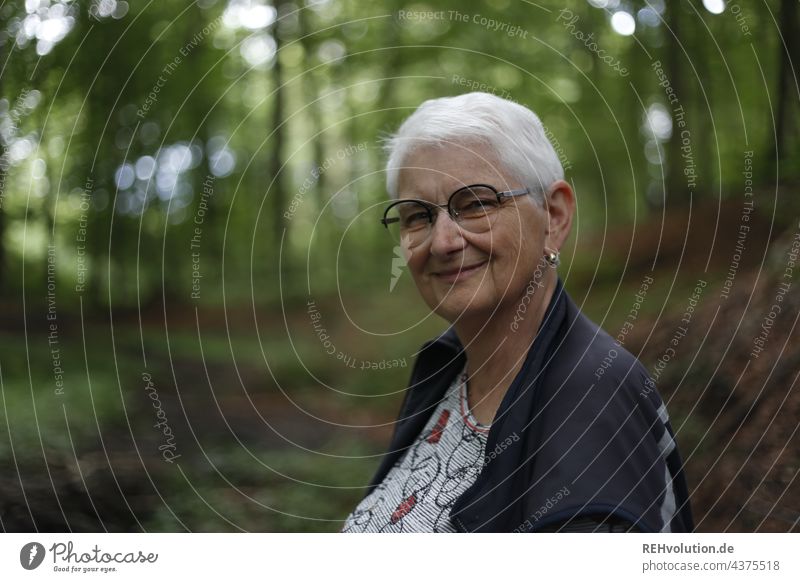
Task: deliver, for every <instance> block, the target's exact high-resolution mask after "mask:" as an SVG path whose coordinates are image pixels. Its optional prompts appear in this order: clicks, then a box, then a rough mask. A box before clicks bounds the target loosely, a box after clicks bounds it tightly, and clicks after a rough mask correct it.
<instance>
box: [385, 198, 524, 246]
mask: <svg viewBox="0 0 800 582" xmlns="http://www.w3.org/2000/svg"><path fill="white" fill-rule="evenodd" d="M529 193H530V190H529V189H528V188H524V189H522V190H508V191H505V192H498V191H497V190H496V189H495V188H493V187H492V186H489V185H487V184H473V185H471V186H465V187H464V188H460V189H458V190H456V191H455V192H453V193H452V194H451V195H450V198H449V199H448V200H447V204H433V203H431V202H427V201H425V200H415V199H404V200H398V201H396V202H392V203H391V204H389V206H388V207H387V208H386V211H385V212H384V214H383V219H381V224H383V226H385V227H386V229H387V230H388V231H389V232H390V233H391V234H392V236H393V238H394V239H395V241H396V242H397V243H400V244H402V245H403V246H404V247H406V248H414V247H416V246H419V245H421V244H422V243H424V242H425V241H426V240H427V239H428V237H429V236H430V234H431V231H432V230H433V223H434V221H435V220H436V216H437V215H438V212H435V211H436V210H437V209H439V210H445V209H446V210H447V214H449V215H450V218H452V219H453V221H455V222H456V224H458V225H459V227H460V228H463V229H465V230H467V231H469V232H472V233H476V234H479V233H482V232H486V231H488V230H490V229H491V228H492V224H493V223H494V220H495V218H496V217H497V213H498V210H500V208H501V207H502V205H503V200H507V199H509V198H513V197H515V196H523V195H525V194H529Z"/></svg>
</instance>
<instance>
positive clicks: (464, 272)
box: [434, 261, 488, 283]
mask: <svg viewBox="0 0 800 582" xmlns="http://www.w3.org/2000/svg"><path fill="white" fill-rule="evenodd" d="M487 262H488V261H481V262H480V263H475V264H473V265H470V266H466V267H459V268H456V269H447V270H444V271H439V272H438V273H434V275H435V276H436V278H437V279H439V280H441V281H446V282H448V283H455V282H456V281H461V280H462V279H466V278H467V277H470V276H472V275H473V274H474V273H476V272H477V271H479V270H480V269H481V268H483V266H484V265H485V264H486V263H487Z"/></svg>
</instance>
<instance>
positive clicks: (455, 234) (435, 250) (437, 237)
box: [430, 211, 466, 256]
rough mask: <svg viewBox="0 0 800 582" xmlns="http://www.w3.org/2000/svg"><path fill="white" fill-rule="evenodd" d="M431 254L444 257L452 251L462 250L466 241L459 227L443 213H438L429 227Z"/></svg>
mask: <svg viewBox="0 0 800 582" xmlns="http://www.w3.org/2000/svg"><path fill="white" fill-rule="evenodd" d="M430 242H431V249H430V250H431V254H434V255H439V256H446V255H448V254H450V253H452V252H453V251H459V250H461V249H463V248H464V246H465V244H466V240H465V239H464V237H463V235H462V233H461V227H460V226H459V225H458V223H456V221H455V220H453V218H452V217H451V216H450V215H449V214H448V213H447V212H444V211H440V212H439V215H438V216H437V217H436V220H434V221H433V224H432V225H431V234H430Z"/></svg>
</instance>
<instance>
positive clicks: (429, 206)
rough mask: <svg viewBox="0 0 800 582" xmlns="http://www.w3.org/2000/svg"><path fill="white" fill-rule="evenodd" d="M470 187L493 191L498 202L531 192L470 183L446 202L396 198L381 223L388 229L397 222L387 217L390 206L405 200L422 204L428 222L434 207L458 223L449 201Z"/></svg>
mask: <svg viewBox="0 0 800 582" xmlns="http://www.w3.org/2000/svg"><path fill="white" fill-rule="evenodd" d="M470 188H488V189H489V190H491V191H492V192H494V193H495V194H496V195H497V203H498V204H499V203H500V202H501V201H502V200H504V199H508V198H514V197H515V196H524V195H525V194H530V193H531V190H530V188H522V189H521V190H505V191H502V192H498V191H497V188H495V187H494V186H490V185H489V184H470V185H469V186H463V187H462V188H459V189H458V190H456V191H455V192H453V193H452V194H450V197H449V198H448V199H447V204H434V203H433V202H428V201H427V200H420V199H418V198H403V199H402V200H396V201H394V202H392V203H391V204H389V206H387V207H386V210H385V211H384V212H383V218H382V219H381V224H382V225H383V226H384V227H385V228H386V229H388V228H389V225H390V224H392V223H394V222H398V221H399V220H400V218H398V217H395V218H387V216H388V214H389V211H390V210H391V209H392V208H394V207H395V206H397V205H398V204H403V203H406V202H417V203H419V204H420V205H422V206H423V207H424V208H425V210H427V211H428V222H429V223H430V224H433V209H434V208H440V209H442V210H447V214H448V215H450V218H452V219H453V221H454V222H456V223H459V224H460V222H459V219H458V212H456V211H455V210H453V208H452V206H450V203H451V202H452V201H453V198H454V197H455V195H456V194H458V193H459V192H462V191H463V190H469V189H470Z"/></svg>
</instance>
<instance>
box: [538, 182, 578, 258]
mask: <svg viewBox="0 0 800 582" xmlns="http://www.w3.org/2000/svg"><path fill="white" fill-rule="evenodd" d="M544 202H545V205H544V209H545V212H546V213H547V231H546V235H547V237H546V242H545V245H546V246H547V247H549V248H552V249H555V250H560V249H561V246H562V245H563V244H564V241H566V240H567V237H568V236H569V233H570V230H572V216H573V215H574V214H575V193H574V192H573V191H572V187H571V186H570V185H569V183H568V182H566V181H565V180H556V181H555V182H553V183H552V184H551V185H550V187H549V188H548V189H547V191H546V192H545V195H544Z"/></svg>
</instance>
